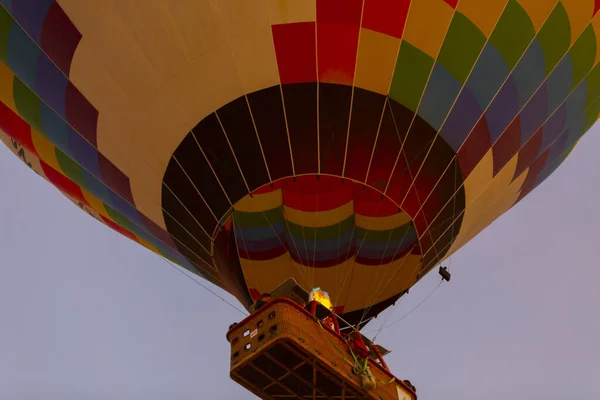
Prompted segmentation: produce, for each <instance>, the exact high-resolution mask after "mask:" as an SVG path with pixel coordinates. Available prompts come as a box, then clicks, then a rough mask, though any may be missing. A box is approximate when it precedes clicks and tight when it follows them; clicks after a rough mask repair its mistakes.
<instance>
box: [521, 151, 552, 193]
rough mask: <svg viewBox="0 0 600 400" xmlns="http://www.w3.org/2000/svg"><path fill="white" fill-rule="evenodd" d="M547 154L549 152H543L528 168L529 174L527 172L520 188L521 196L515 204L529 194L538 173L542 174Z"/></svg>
mask: <svg viewBox="0 0 600 400" xmlns="http://www.w3.org/2000/svg"><path fill="white" fill-rule="evenodd" d="M548 153H549V150H546V151H544V152H543V153H542V154H541V155H540V156H539V157H538V158H537V159H536V160H535V161H534V162H533V163H532V164H531V166H530V167H529V172H527V177H526V178H525V182H523V186H522V187H521V194H520V195H519V198H518V199H517V201H516V202H515V203H518V202H519V201H521V200H522V199H523V198H524V197H525V196H527V195H528V194H529V192H531V190H533V187H534V185H535V181H536V180H537V177H538V175H539V173H540V172H542V170H543V169H544V166H545V165H546V160H547V159H548Z"/></svg>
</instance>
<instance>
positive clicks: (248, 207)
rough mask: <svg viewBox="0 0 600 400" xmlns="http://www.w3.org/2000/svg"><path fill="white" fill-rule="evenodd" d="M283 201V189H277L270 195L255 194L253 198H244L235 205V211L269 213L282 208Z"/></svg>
mask: <svg viewBox="0 0 600 400" xmlns="http://www.w3.org/2000/svg"><path fill="white" fill-rule="evenodd" d="M282 201H283V199H282V193H281V189H277V190H275V191H272V192H269V193H262V194H255V195H253V196H252V197H250V196H244V197H242V199H241V200H240V201H238V202H237V203H235V206H234V209H235V210H236V211H244V212H259V211H267V210H272V209H274V208H275V207H278V206H281V203H282Z"/></svg>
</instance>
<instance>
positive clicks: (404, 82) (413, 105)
mask: <svg viewBox="0 0 600 400" xmlns="http://www.w3.org/2000/svg"><path fill="white" fill-rule="evenodd" d="M432 67H433V59H432V58H431V57H429V56H428V55H427V54H425V53H423V52H422V51H421V50H419V49H417V48H416V47H415V46H413V45H412V44H410V43H408V42H407V41H402V44H401V45H400V51H399V52H398V60H397V61H396V69H395V70H394V76H393V78H392V85H391V87H390V94H389V96H390V98H391V99H394V100H396V101H397V102H398V103H400V104H402V105H403V106H405V107H407V108H409V109H410V110H412V111H413V112H416V110H417V107H418V105H419V101H420V100H421V96H422V95H423V91H424V90H425V85H426V84H427V79H429V75H430V73H431V68H432Z"/></svg>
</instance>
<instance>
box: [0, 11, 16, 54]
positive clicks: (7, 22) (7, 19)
mask: <svg viewBox="0 0 600 400" xmlns="http://www.w3.org/2000/svg"><path fill="white" fill-rule="evenodd" d="M13 23H14V20H13V18H12V17H11V16H10V14H9V13H8V12H7V11H6V10H5V9H4V8H3V7H0V61H2V62H3V63H4V64H6V65H8V35H10V28H11V27H12V25H13Z"/></svg>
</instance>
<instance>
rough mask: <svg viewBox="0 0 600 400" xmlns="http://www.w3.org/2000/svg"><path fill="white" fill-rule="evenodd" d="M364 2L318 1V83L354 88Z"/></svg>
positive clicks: (360, 0) (350, 0)
mask: <svg viewBox="0 0 600 400" xmlns="http://www.w3.org/2000/svg"><path fill="white" fill-rule="evenodd" d="M361 13H362V0H317V52H318V61H319V68H318V70H319V81H320V82H328V83H339V84H343V85H352V83H353V81H354V72H355V71H354V70H355V66H356V55H357V51H358V36H359V32H360V18H361Z"/></svg>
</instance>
